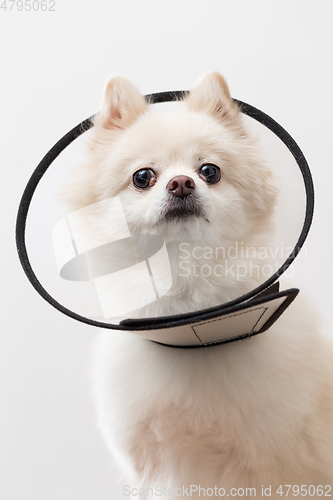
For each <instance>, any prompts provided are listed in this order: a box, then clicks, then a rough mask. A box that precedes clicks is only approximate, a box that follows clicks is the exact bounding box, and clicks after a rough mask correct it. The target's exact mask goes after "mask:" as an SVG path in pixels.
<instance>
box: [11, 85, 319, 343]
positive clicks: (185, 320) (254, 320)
mask: <svg viewBox="0 0 333 500" xmlns="http://www.w3.org/2000/svg"><path fill="white" fill-rule="evenodd" d="M187 93H188V92H187V91H174V92H161V93H156V94H150V95H147V96H145V98H146V100H147V101H148V102H149V103H150V104H155V103H163V102H169V101H180V100H182V99H183V98H184V96H185V95H186V94H187ZM235 102H236V103H237V104H238V106H239V107H240V109H241V111H242V113H244V114H245V115H247V116H248V117H250V118H252V119H253V120H255V121H256V122H259V123H260V124H262V125H264V127H266V128H267V129H269V130H270V131H271V132H273V134H275V136H277V137H278V138H279V139H280V140H281V141H282V142H283V143H284V145H285V146H286V147H287V148H288V150H289V152H290V153H291V154H292V156H293V157H294V159H295V161H296V163H297V166H298V168H299V171H300V173H301V176H302V180H303V184H304V188H305V196H306V201H305V213H304V217H303V219H302V220H303V223H302V229H301V232H300V233H298V234H299V236H298V239H297V242H296V244H295V246H294V248H293V250H292V251H291V253H290V254H289V256H288V257H287V258H286V260H285V261H284V262H283V264H282V265H281V266H280V267H279V269H278V270H277V271H276V272H275V273H274V274H272V275H271V276H270V277H269V279H267V280H266V281H265V282H264V283H262V284H261V285H260V286H258V287H257V288H255V289H254V290H252V291H251V292H250V293H247V294H245V295H243V296H241V297H239V298H237V299H235V300H232V301H230V302H228V303H226V304H222V305H220V306H217V307H212V308H208V309H204V310H200V311H195V312H192V313H187V314H180V315H175V316H168V317H158V318H145V319H125V320H123V321H120V323H119V324H111V323H108V322H104V321H99V320H98V321H97V320H95V319H92V318H89V317H85V316H83V315H82V314H78V313H77V312H75V311H74V310H71V309H70V308H67V307H65V306H64V305H63V304H61V303H60V302H59V301H58V300H56V299H55V298H54V297H53V296H52V295H51V294H49V293H48V291H46V289H45V288H44V286H43V285H42V284H41V282H40V280H39V279H38V278H37V276H36V274H35V272H34V270H33V268H32V265H31V262H30V260H31V259H29V257H28V252H27V245H26V225H27V217H28V213H29V208H30V206H31V202H32V199H33V197H34V194H35V191H36V188H37V186H38V184H39V182H40V180H41V179H42V177H43V175H44V174H45V172H46V171H47V170H48V168H49V167H50V165H51V164H52V163H53V162H54V160H55V159H56V158H57V157H58V155H59V154H60V153H61V152H62V151H63V150H64V149H65V148H67V146H69V145H70V144H71V143H72V142H73V141H74V140H75V139H77V138H78V137H79V136H80V135H81V134H83V133H84V132H86V131H88V130H89V129H90V128H91V127H93V121H92V118H93V117H90V118H88V119H86V120H84V121H83V122H82V123H80V124H79V125H77V126H76V127H74V128H73V129H72V130H71V131H69V132H68V133H67V134H66V135H65V136H64V137H62V138H61V139H60V140H59V141H58V142H57V143H56V144H55V145H54V146H53V147H52V148H51V149H50V151H49V152H48V153H47V154H46V155H45V156H44V158H43V159H42V161H41V162H40V163H39V165H38V166H37V168H36V169H35V171H34V172H33V174H32V176H31V178H30V180H29V182H28V184H27V186H26V189H25V191H24V193H23V196H22V199H21V203H20V206H19V210H18V216H17V225H16V242H17V249H18V254H19V258H20V261H21V264H22V267H23V269H24V271H25V273H26V275H27V277H28V279H29V280H30V282H31V283H32V285H33V286H34V288H35V289H36V290H37V292H38V293H39V294H40V295H41V296H42V297H43V298H44V299H45V300H46V301H48V302H49V303H50V304H51V305H53V306H54V307H55V308H56V309H58V310H59V311H61V312H62V313H64V314H66V315H68V316H70V317H72V318H74V319H76V320H78V321H81V322H84V323H87V324H90V325H93V326H98V327H101V328H109V329H112V330H126V331H130V332H131V333H133V334H136V335H139V336H141V337H144V338H146V339H150V340H153V341H155V342H158V343H161V344H164V345H167V346H172V347H205V346H210V345H215V344H219V343H224V342H230V341H234V340H238V339H243V338H246V337H250V336H252V335H255V334H258V333H262V332H264V331H265V330H267V329H268V328H269V327H270V326H271V325H272V324H273V323H274V322H275V321H276V320H277V319H278V317H279V316H280V315H281V314H282V313H283V312H284V311H285V310H286V308H287V307H288V306H289V305H290V303H291V302H292V301H293V300H294V298H295V297H296V296H297V294H298V292H299V290H298V289H290V290H286V291H282V292H280V291H279V283H278V282H277V280H278V278H279V276H281V274H283V273H284V272H285V271H286V270H287V269H288V267H289V266H290V265H291V263H292V262H293V260H294V259H295V258H296V256H297V255H298V253H299V251H300V249H301V247H302V246H303V244H304V241H305V239H306V237H307V234H308V232H309V229H310V226H311V222H312V217H313V209H314V189H313V182H312V177H311V173H310V169H309V167H308V164H307V162H306V159H305V158H304V155H303V153H302V152H301V150H300V148H299V147H298V145H297V144H296V142H295V141H294V139H293V138H292V137H291V136H290V135H289V134H288V132H286V130H284V129H283V128H282V127H281V126H280V125H279V124H278V123H277V122H276V121H274V120H273V119H272V118H271V117H270V116H268V115H266V114H265V113H263V112H262V111H260V110H258V109H256V108H255V107H253V106H251V105H249V104H246V103H244V102H242V101H239V100H236V99H235ZM115 203H116V202H115ZM113 208H114V209H115V210H116V207H113ZM57 231H58V233H57ZM66 231H67V232H68V226H66V224H65V222H64V220H61V221H59V224H58V225H56V226H55V229H54V233H56V235H57V234H60V237H61V238H62V239H64V238H66V237H67V236H66V234H67V233H66ZM64 235H65V236H64ZM133 236H134V237H136V238H138V239H137V240H136V244H137V246H138V244H139V240H140V235H130V234H126V232H125V234H124V237H123V239H122V240H121V241H122V243H121V245H123V246H122V247H121V251H122V252H123V249H125V253H126V252H127V248H129V246H130V245H128V244H127V243H128V242H129V240H130V239H131V238H133ZM144 236H145V237H148V238H149V237H150V238H151V241H150V243H151V245H150V247H151V248H152V252H151V255H148V256H147V255H142V257H141V261H142V262H146V263H147V265H148V271H149V274H150V275H151V276H152V272H151V269H150V265H151V262H153V261H152V260H151V257H152V256H153V254H155V255H157V254H159V255H165V254H163V252H165V251H166V250H165V245H164V242H163V241H162V239H161V238H159V237H154V235H144ZM68 242H69V243H68V245H67V247H68V252H67V254H66V255H65V256H64V255H63V254H62V253H61V252H60V253H58V268H59V270H60V275H61V277H62V278H64V279H71V280H84V279H86V275H85V273H86V274H87V273H88V272H89V273H91V272H93V275H94V279H97V280H98V279H101V280H103V276H104V274H105V273H106V272H110V269H107V270H106V269H104V268H103V259H102V265H101V266H100V265H99V264H98V262H99V261H100V259H99V258H97V259H96V263H97V264H96V266H95V268H94V269H93V271H91V268H90V269H89V270H87V268H86V267H85V259H84V254H85V253H86V252H87V251H90V252H92V254H93V253H94V252H95V253H96V255H97V256H100V255H101V254H100V253H98V252H99V251H98V250H96V249H94V248H91V249H90V250H89V249H88V250H87V248H84V250H85V252H80V251H78V249H77V248H74V250H73V248H72V247H71V246H70V245H71V240H70V238H69V239H68ZM146 243H147V239H145V244H146ZM55 246H56V245H55ZM65 247H66V245H65ZM62 248H64V245H62ZM113 248H115V246H113ZM104 250H106V251H108V250H109V249H108V248H105V249H104ZM102 252H103V250H102ZM56 255H57V252H56ZM68 256H69V257H68ZM136 257H137V256H136ZM129 258H130V259H131V258H132V257H131V256H130V257H129ZM93 260H94V259H93V258H92V259H91V258H90V261H93ZM139 260H140V259H139ZM141 261H140V262H141ZM148 261H149V262H150V264H148ZM114 272H117V266H116V267H115V268H114V269H112V273H114ZM90 277H91V274H90ZM155 292H156V294H157V291H156V287H155ZM115 295H116V294H115ZM157 297H158V295H157Z"/></svg>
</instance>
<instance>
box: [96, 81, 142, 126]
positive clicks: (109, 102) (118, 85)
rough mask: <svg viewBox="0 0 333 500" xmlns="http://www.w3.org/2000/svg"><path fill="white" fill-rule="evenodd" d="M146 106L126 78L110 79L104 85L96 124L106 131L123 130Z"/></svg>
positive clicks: (137, 91)
mask: <svg viewBox="0 0 333 500" xmlns="http://www.w3.org/2000/svg"><path fill="white" fill-rule="evenodd" d="M147 108H148V105H147V103H146V101H145V99H144V97H142V95H141V94H140V92H139V90H138V89H137V88H136V87H135V86H134V85H133V84H132V82H130V81H129V80H127V79H126V78H123V77H120V76H117V77H114V78H111V80H109V82H108V83H107V85H106V89H105V91H104V97H103V101H102V107H101V110H100V113H99V115H98V116H97V119H96V122H97V123H100V124H101V125H102V127H104V128H106V129H124V128H126V127H128V126H129V125H131V124H132V123H134V122H135V120H136V119H137V118H138V117H139V116H140V115H141V114H142V113H144V112H145V111H146V110H147Z"/></svg>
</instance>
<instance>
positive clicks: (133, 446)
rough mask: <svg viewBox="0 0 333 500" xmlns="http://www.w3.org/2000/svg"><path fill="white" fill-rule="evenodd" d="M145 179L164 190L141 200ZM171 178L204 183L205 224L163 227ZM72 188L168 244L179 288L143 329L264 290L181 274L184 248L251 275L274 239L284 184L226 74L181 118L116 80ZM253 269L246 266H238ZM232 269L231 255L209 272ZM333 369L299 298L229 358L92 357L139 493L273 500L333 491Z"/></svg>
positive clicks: (198, 189)
mask: <svg viewBox="0 0 333 500" xmlns="http://www.w3.org/2000/svg"><path fill="white" fill-rule="evenodd" d="M204 163H214V164H216V165H218V166H219V167H220V168H221V172H222V178H221V181H220V182H219V183H217V184H216V185H211V186H210V185H207V184H206V183H205V182H204V181H203V180H202V179H200V178H199V174H198V171H199V168H200V166H201V165H202V164H204ZM147 167H148V168H152V169H153V170H154V172H155V173H156V174H157V181H156V183H155V185H153V186H152V187H150V188H149V189H147V190H144V191H143V190H138V189H137V188H135V187H134V186H133V183H132V175H133V173H134V172H135V171H136V170H138V169H140V168H147ZM175 175H188V176H190V177H192V178H193V179H194V180H195V199H196V203H197V204H198V205H199V206H200V209H201V216H200V217H191V218H189V219H184V220H178V219H177V220H172V221H166V220H165V218H164V214H165V210H166V207H167V206H168V203H170V197H168V192H167V190H166V185H167V183H168V181H169V180H170V179H171V178H172V177H173V176H175ZM74 182H75V189H74V190H73V184H72V185H71V190H70V191H68V193H69V194H67V199H69V200H70V202H71V204H72V206H73V207H75V208H78V207H81V206H85V205H87V204H90V203H95V202H97V201H101V200H103V199H107V198H108V197H112V196H116V195H118V196H120V198H121V200H122V204H123V207H124V211H125V215H126V219H127V222H128V225H129V228H130V230H131V232H133V233H156V234H160V235H162V236H163V238H164V239H165V241H166V243H167V248H168V252H169V258H170V264H171V270H172V278H173V285H172V288H171V290H170V292H169V293H168V294H167V295H165V296H164V297H162V298H161V299H160V300H159V301H157V302H155V303H152V304H150V305H148V306H146V307H145V308H143V309H142V310H141V311H137V312H136V315H137V316H160V315H170V314H177V313H182V312H187V311H193V310H198V309H204V308H206V307H210V306H213V305H217V304H220V303H223V302H227V301H229V300H231V299H233V298H235V297H238V296H240V295H242V294H244V293H246V292H248V291H250V290H252V289H253V288H254V287H255V286H257V285H258V283H260V282H262V281H263V276H262V274H261V271H260V270H259V272H258V273H257V274H253V273H252V274H251V273H249V272H248V273H247V275H246V277H243V278H242V279H241V280H240V279H239V278H236V277H233V276H231V277H230V276H229V277H225V278H224V279H221V278H217V277H214V276H210V277H204V276H202V275H199V276H194V274H193V273H191V274H190V275H189V276H188V277H181V276H180V275H179V258H180V250H179V247H180V244H181V243H182V242H186V243H188V244H189V245H190V248H193V247H195V246H198V247H201V249H202V254H203V253H204V248H206V247H212V248H216V247H224V248H225V249H228V248H230V247H232V246H234V245H235V242H237V241H238V242H242V245H243V246H244V247H245V248H250V247H251V249H252V250H251V255H250V257H251V259H252V262H254V263H256V264H258V266H259V267H260V268H262V266H263V265H264V264H265V263H266V261H264V260H263V259H260V258H259V257H258V255H257V249H258V248H259V247H262V246H263V245H269V241H270V237H271V229H272V228H271V225H272V214H273V212H274V206H275V201H276V196H277V192H276V187H275V183H274V178H273V176H272V173H271V172H270V170H269V169H268V167H267V166H266V164H265V162H264V161H263V160H262V158H261V156H260V153H259V151H258V150H257V146H256V144H255V142H254V140H253V138H252V137H251V136H249V134H248V133H247V131H246V130H245V128H244V125H243V123H242V118H241V113H240V112H239V110H238V108H237V107H236V106H235V105H234V104H233V102H232V100H231V98H230V94H229V90H228V88H227V85H226V83H225V81H224V79H223V78H222V77H221V76H220V75H218V74H212V75H208V76H207V77H206V78H204V79H203V81H202V82H201V83H200V84H198V85H197V87H195V89H194V90H193V91H192V92H191V93H190V96H189V97H188V98H187V101H186V103H185V104H184V105H183V107H182V108H181V109H179V110H178V109H177V111H176V112H175V113H165V112H163V113H160V112H153V111H152V110H151V109H150V107H149V106H148V105H146V104H145V103H144V101H143V99H142V98H141V96H140V93H139V92H138V91H137V90H136V89H135V87H133V86H132V84H131V83H130V82H128V81H127V80H125V79H121V78H115V79H113V80H111V81H110V82H109V84H108V86H107V89H106V92H105V96H104V101H103V107H102V111H101V114H100V116H99V118H97V120H96V124H95V130H94V137H93V140H92V142H91V145H90V151H89V154H88V156H87V163H86V165H84V166H83V167H82V168H81V170H80V174H79V175H78V176H77V177H76V178H75V180H74ZM171 202H172V200H171ZM111 222H112V221H110V214H108V213H96V214H94V217H93V220H92V221H87V224H88V225H89V223H93V224H99V226H100V227H101V232H102V233H103V231H104V233H103V234H105V238H107V233H108V227H109V224H110V223H111ZM202 258H203V257H202ZM248 260H249V259H244V258H242V257H241V256H240V255H238V256H237V259H236V263H238V264H242V265H245V266H247V267H248V265H249V262H248ZM223 263H224V259H223V257H221V255H218V256H211V257H210V258H209V259H206V260H205V264H208V265H210V266H212V267H214V265H216V264H223ZM140 293H144V290H140ZM332 365H333V349H332V345H331V343H330V342H329V341H328V340H327V339H325V338H324V337H323V336H322V335H321V334H320V333H319V331H318V326H317V320H316V317H315V314H314V313H313V312H312V311H311V307H310V305H309V304H308V303H307V302H306V300H305V299H304V297H303V294H301V295H300V297H298V298H297V299H296V301H295V302H294V303H293V304H292V306H291V307H290V308H289V309H288V310H287V312H286V313H285V314H284V315H283V316H282V317H281V318H280V319H279V320H278V321H277V323H275V324H274V326H273V327H272V328H271V329H270V330H269V331H268V332H266V333H264V334H262V335H259V336H257V337H254V338H252V339H248V340H243V341H240V342H236V343H232V344H227V345H220V346H214V347H208V348H201V349H189V350H184V349H173V348H168V347H164V346H161V345H158V344H155V343H153V342H150V341H148V340H145V339H142V338H139V337H136V336H135V335H133V334H130V333H126V332H117V333H116V332H106V333H104V334H103V335H101V337H100V339H99V341H98V342H97V346H96V352H95V356H94V388H95V397H96V404H97V414H98V422H99V426H100V428H101V430H102V433H103V435H104V437H105V439H106V442H107V444H108V446H109V447H110V449H111V450H112V452H113V453H114V454H115V457H116V458H117V459H118V460H119V461H120V462H121V463H122V465H123V468H124V471H125V473H126V474H127V476H128V478H129V479H128V484H131V485H132V487H137V488H139V487H145V488H147V487H153V486H154V485H163V486H165V487H168V486H170V487H179V486H183V485H184V486H189V485H190V484H196V485H201V487H205V488H209V487H213V488H214V487H215V486H218V487H224V488H225V489H226V490H227V491H228V490H229V489H231V488H239V487H242V488H246V487H255V488H256V489H257V497H261V487H262V485H264V487H269V486H270V485H271V486H272V497H271V498H281V497H280V495H278V494H275V493H274V491H276V489H277V488H278V487H279V485H281V484H282V485H284V484H291V485H296V484H298V485H315V486H316V485H319V484H322V485H327V484H330V485H332V483H333V382H332V381H333V368H332ZM141 498H142V497H141ZM192 498H199V496H195V495H192ZM234 498H238V497H237V496H234ZM239 498H240V497H239ZM304 498H308V497H307V496H305V497H304ZM309 498H313V496H312V497H311V496H309Z"/></svg>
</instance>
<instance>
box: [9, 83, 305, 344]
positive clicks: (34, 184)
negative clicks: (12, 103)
mask: <svg viewBox="0 0 333 500" xmlns="http://www.w3.org/2000/svg"><path fill="white" fill-rule="evenodd" d="M186 94H187V91H175V92H163V93H157V94H151V95H147V96H145V97H146V99H147V101H148V102H149V103H150V104H152V105H156V104H159V103H164V102H171V101H180V100H182V99H183V98H184V96H185V95H186ZM235 102H236V103H237V104H238V105H239V106H240V109H241V111H242V113H243V114H244V115H245V116H244V119H245V120H246V122H247V125H248V126H249V127H250V128H252V129H253V131H254V133H255V134H256V135H257V136H258V137H259V140H260V145H261V149H262V150H263V152H264V154H265V155H266V160H267V163H268V164H269V165H270V166H271V167H272V170H274V169H275V170H277V171H278V172H279V177H280V178H283V179H288V182H284V183H283V186H281V195H280V201H279V206H278V209H277V215H276V226H277V231H276V245H275V247H274V251H273V253H274V259H275V261H276V266H275V268H274V270H271V271H270V272H269V274H268V275H267V276H266V278H265V281H264V280H263V282H262V283H261V284H260V285H259V286H258V287H257V288H255V289H254V290H252V291H251V292H250V293H247V294H245V295H243V296H241V297H239V298H237V299H235V300H232V301H230V302H228V303H225V304H222V305H219V306H215V307H210V308H208V309H203V310H199V311H195V312H191V313H186V314H178V315H173V316H166V317H154V318H149V317H143V318H142V317H139V314H138V315H137V316H138V319H127V318H128V316H132V318H133V317H135V316H136V315H135V311H136V310H137V311H140V310H142V308H145V306H147V305H149V304H153V303H154V302H156V301H159V300H163V297H165V296H166V295H167V293H168V292H169V290H170V289H171V287H172V273H171V269H170V262H169V256H168V250H167V246H166V243H165V241H164V239H163V238H162V237H161V236H157V235H154V234H133V233H131V232H130V230H129V228H128V225H127V221H126V211H124V209H123V206H122V201H121V197H115V198H111V199H109V200H103V201H100V202H98V203H95V204H93V205H89V206H87V207H84V208H81V209H80V210H77V211H76V212H71V213H70V212H69V211H68V210H66V208H65V207H64V206H63V205H62V204H61V202H60V201H58V198H57V196H56V194H55V193H56V191H57V189H58V187H59V186H61V185H62V184H64V182H65V179H66V177H67V175H68V166H70V165H73V164H78V163H79V161H80V155H81V154H82V149H83V148H82V142H83V141H82V139H81V140H80V139H79V138H80V136H82V134H89V130H90V129H91V128H92V127H93V120H92V119H93V117H90V118H88V119H86V120H85V121H83V122H82V123H80V124H79V125H77V126H76V127H75V128H73V129H72V130H71V131H70V132H68V133H67V134H66V135H65V136H64V137H62V138H61V139H60V140H59V141H58V142H57V143H56V144H55V145H54V146H53V147H52V148H51V150H50V151H49V152H48V153H47V154H46V155H45V156H44V158H43V159H42V160H41V162H40V163H39V165H38V166H37V168H36V169H35V171H34V172H33V174H32V176H31V178H30V180H29V182H28V184H27V187H26V189H25V191H24V193H23V196H22V200H21V203H20V206H19V210H18V216H17V226H16V241H17V249H18V254H19V258H20V261H21V264H22V266H23V269H24V271H25V273H26V275H27V277H28V279H29V280H30V282H31V283H32V285H33V286H34V288H35V289H36V290H37V292H38V293H39V294H40V295H41V296H42V297H43V298H44V299H45V300H47V301H48V302H49V303H50V304H51V305H53V306H54V307H55V308H56V309H58V310H59V311H61V312H62V313H64V314H66V315H68V316H70V317H72V318H74V319H76V320H78V321H81V322H84V323H88V324H90V325H94V326H97V327H101V328H108V329H112V330H125V331H129V332H131V333H133V334H135V335H139V336H140V337H143V338H146V339H149V340H152V341H155V342H158V343H160V344H164V345H167V346H171V347H183V348H185V347H192V348H193V347H207V346H212V345H216V344H221V343H225V342H231V341H235V340H240V339H244V338H248V337H251V336H253V335H256V334H259V333H262V332H264V331H266V330H268V329H269V328H270V327H271V326H272V325H273V323H274V322H275V321H276V320H277V319H278V318H279V317H280V316H281V314H282V313H283V312H284V311H285V310H286V309H287V307H288V306H289V305H290V304H291V302H292V301H293V300H294V299H295V297H296V296H297V294H298V292H299V290H298V289H296V288H293V289H289V290H285V291H280V290H279V283H278V279H279V277H280V276H281V275H282V274H283V273H285V272H286V271H287V269H288V268H289V267H290V265H291V264H292V262H293V261H294V259H295V258H296V256H297V255H298V254H299V252H300V250H301V248H302V246H303V244H304V241H305V239H306V237H307V234H308V232H309V229H310V226H311V222H312V217H313V208H314V190H313V182H312V177H311V173H310V169H309V167H308V164H307V162H306V160H305V158H304V155H303V153H302V152H301V150H300V148H299V147H298V145H297V144H296V142H295V141H294V140H293V138H292V137H291V136H290V135H289V134H288V133H287V132H286V130H284V129H283V128H282V127H281V126H280V125H279V124H278V123H277V122H276V121H274V120H273V119H272V118H271V117H269V116H268V115H266V114H265V113H263V112H262V111H259V110H258V109H256V108H254V107H253V106H251V105H249V104H246V103H244V102H242V101H238V100H236V99H235ZM99 213H104V214H105V213H108V214H110V215H111V220H112V224H110V227H109V228H108V231H107V233H105V234H104V233H103V237H102V238H101V234H100V227H99V225H98V224H87V221H89V220H95V219H94V217H96V216H98V214H99ZM291 216H292V217H291ZM286 220H288V224H285V221H286ZM88 227H89V229H88ZM281 242H283V244H282V243H281ZM238 251H239V249H238ZM184 253H185V252H184ZM272 271H274V272H272ZM221 279H222V278H221Z"/></svg>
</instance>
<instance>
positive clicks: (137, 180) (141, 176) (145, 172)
mask: <svg viewBox="0 0 333 500" xmlns="http://www.w3.org/2000/svg"><path fill="white" fill-rule="evenodd" d="M153 179H156V175H155V173H154V172H153V171H152V170H151V169H150V168H143V169H141V170H138V171H137V172H135V173H134V174H133V184H134V186H135V187H137V188H139V189H146V188H147V187H150V186H152V185H153V183H152V181H153Z"/></svg>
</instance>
